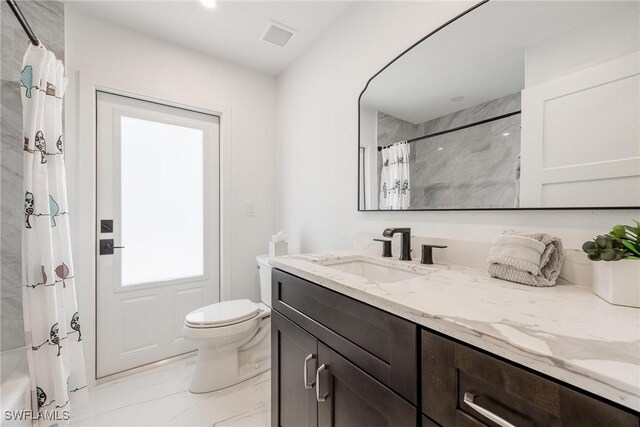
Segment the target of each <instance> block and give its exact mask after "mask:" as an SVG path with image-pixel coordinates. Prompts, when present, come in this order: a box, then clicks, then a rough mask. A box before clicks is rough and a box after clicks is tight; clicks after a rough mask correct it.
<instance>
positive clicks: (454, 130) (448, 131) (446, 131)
mask: <svg viewBox="0 0 640 427" xmlns="http://www.w3.org/2000/svg"><path fill="white" fill-rule="evenodd" d="M520 113H521V110H518V111H514V112H512V113H507V114H503V115H501V116H495V117H491V118H490V119H484V120H480V121H479V122H475V123H469V124H468V125H464V126H459V127H457V128H453V129H447V130H443V131H441V132H436V133H431V134H429V135H424V136H419V137H417V138H412V139H407V140H406V141H399V142H407V143H412V142H416V141H420V140H423V139H427V138H433V137H434V136H439V135H444V134H446V133H451V132H456V131H459V130H462V129H467V128H470V127H473V126H478V125H483V124H485V123H489V122H493V121H496V120H500V119H506V118H507V117H511V116H515V115H516V114H520ZM391 145H393V144H391ZM391 145H385V146H384V147H382V146H378V151H382V149H383V148H389V147H391Z"/></svg>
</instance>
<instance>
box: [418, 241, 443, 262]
mask: <svg viewBox="0 0 640 427" xmlns="http://www.w3.org/2000/svg"><path fill="white" fill-rule="evenodd" d="M433 248H438V249H444V248H446V246H445V245H427V244H424V245H422V257H421V258H420V264H433Z"/></svg>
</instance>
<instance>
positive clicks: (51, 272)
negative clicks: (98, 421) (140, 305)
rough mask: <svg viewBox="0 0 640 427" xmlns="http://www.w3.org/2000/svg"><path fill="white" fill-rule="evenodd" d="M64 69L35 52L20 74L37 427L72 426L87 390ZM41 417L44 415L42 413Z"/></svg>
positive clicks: (25, 261) (26, 286)
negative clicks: (73, 410) (73, 409)
mask: <svg viewBox="0 0 640 427" xmlns="http://www.w3.org/2000/svg"><path fill="white" fill-rule="evenodd" d="M66 84H67V80H66V78H65V77H64V66H63V65H62V62H61V61H58V60H56V58H55V56H54V54H53V53H51V52H50V51H48V50H47V49H46V48H45V47H44V46H42V45H40V46H33V45H31V44H30V45H29V47H28V48H27V52H26V53H25V55H24V59H23V65H22V72H21V75H20V86H21V88H20V89H21V98H22V111H23V112H22V117H23V137H24V140H23V143H24V145H23V163H24V184H23V193H24V223H23V229H22V278H23V292H22V300H23V313H24V325H25V338H26V342H27V359H28V362H29V373H30V376H31V387H32V401H33V404H32V410H33V411H34V416H37V417H38V421H37V425H39V426H49V425H54V424H57V425H59V426H63V425H67V424H68V423H69V416H70V412H69V411H70V400H71V397H72V396H73V395H74V394H76V393H77V392H78V391H80V390H83V389H85V388H86V384H87V383H86V378H85V370H84V356H83V352H82V332H81V330H80V316H79V314H78V304H77V301H76V290H75V279H74V269H73V263H72V259H71V236H70V234H69V210H68V205H67V186H66V176H65V165H64V142H63V137H62V97H63V95H64V91H65V87H66ZM36 410H37V413H36Z"/></svg>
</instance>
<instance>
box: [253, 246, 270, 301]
mask: <svg viewBox="0 0 640 427" xmlns="http://www.w3.org/2000/svg"><path fill="white" fill-rule="evenodd" d="M268 259H269V256H268V255H258V256H257V257H256V260H257V261H258V272H259V273H260V299H261V300H262V302H263V303H264V304H266V305H268V306H269V307H271V266H270V265H269V264H268V263H267V260H268Z"/></svg>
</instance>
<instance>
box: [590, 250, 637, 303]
mask: <svg viewBox="0 0 640 427" xmlns="http://www.w3.org/2000/svg"><path fill="white" fill-rule="evenodd" d="M593 292H594V293H595V294H596V295H598V296H599V297H600V298H602V299H604V300H605V301H607V302H610V303H611V304H615V305H626V306H628V307H638V308H640V260H627V259H623V260H620V261H596V262H594V263H593Z"/></svg>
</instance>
